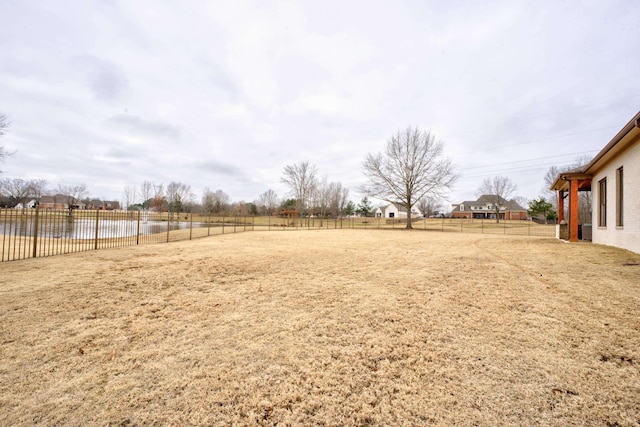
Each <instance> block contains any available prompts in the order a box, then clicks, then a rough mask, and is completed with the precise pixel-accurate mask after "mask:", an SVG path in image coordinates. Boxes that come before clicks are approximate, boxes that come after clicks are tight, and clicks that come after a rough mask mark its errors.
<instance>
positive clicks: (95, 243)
mask: <svg viewBox="0 0 640 427" xmlns="http://www.w3.org/2000/svg"><path fill="white" fill-rule="evenodd" d="M99 216H100V211H99V210H97V209H96V238H95V241H94V245H93V250H98V231H100V229H99V228H98V227H99V224H98V221H100V218H99Z"/></svg>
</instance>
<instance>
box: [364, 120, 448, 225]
mask: <svg viewBox="0 0 640 427" xmlns="http://www.w3.org/2000/svg"><path fill="white" fill-rule="evenodd" d="M443 150H444V142H442V141H437V140H436V139H435V136H434V135H433V134H431V132H426V131H425V132H422V131H420V130H419V129H418V128H411V127H408V128H406V129H405V130H402V131H398V132H397V133H396V134H395V135H393V136H392V137H391V138H390V139H389V140H388V141H387V145H386V147H385V151H384V153H378V154H375V155H374V154H368V155H367V157H366V159H365V161H364V163H363V167H364V174H365V176H366V178H367V183H366V184H365V185H364V186H363V191H364V192H366V193H367V194H369V195H370V196H373V197H377V198H379V199H382V200H386V201H387V202H389V203H397V204H400V205H401V206H403V207H404V208H405V209H406V210H407V229H411V228H413V227H412V225H411V208H413V205H414V204H415V203H416V202H417V201H418V200H420V199H421V198H423V197H425V196H431V197H433V198H436V199H439V198H442V197H443V196H444V195H445V194H446V192H448V191H449V190H450V189H451V188H452V187H453V184H455V182H456V181H457V180H458V174H457V173H456V172H455V168H454V166H453V163H452V162H451V160H449V159H448V158H446V157H444V155H443Z"/></svg>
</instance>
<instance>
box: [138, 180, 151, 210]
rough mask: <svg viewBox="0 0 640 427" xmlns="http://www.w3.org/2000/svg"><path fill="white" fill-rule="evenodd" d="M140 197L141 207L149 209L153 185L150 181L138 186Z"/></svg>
mask: <svg viewBox="0 0 640 427" xmlns="http://www.w3.org/2000/svg"><path fill="white" fill-rule="evenodd" d="M140 195H141V196H142V207H143V208H144V209H149V207H150V205H151V202H150V200H151V197H153V184H152V183H151V181H144V182H143V183H142V184H141V185H140Z"/></svg>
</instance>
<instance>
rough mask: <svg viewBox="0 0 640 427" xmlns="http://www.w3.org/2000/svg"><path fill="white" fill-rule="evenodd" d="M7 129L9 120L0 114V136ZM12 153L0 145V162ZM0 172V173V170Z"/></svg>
mask: <svg viewBox="0 0 640 427" xmlns="http://www.w3.org/2000/svg"><path fill="white" fill-rule="evenodd" d="M7 129H9V120H7V116H5V115H4V114H0V137H1V136H3V135H4V134H5V133H6V132H7ZM12 154H13V153H10V152H9V151H7V150H6V149H5V148H4V145H0V163H4V161H5V160H6V158H7V157H9V156H11V155H12ZM0 173H2V171H1V170H0Z"/></svg>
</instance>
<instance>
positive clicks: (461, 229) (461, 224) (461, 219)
mask: <svg viewBox="0 0 640 427" xmlns="http://www.w3.org/2000/svg"><path fill="white" fill-rule="evenodd" d="M463 224H464V218H463V217H460V232H461V233H462V232H463Z"/></svg>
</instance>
